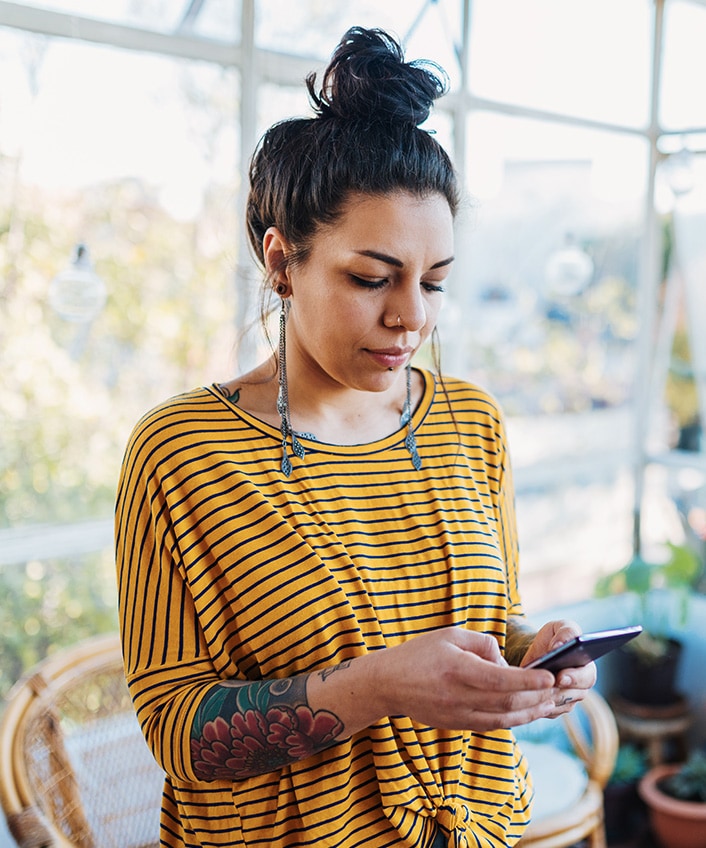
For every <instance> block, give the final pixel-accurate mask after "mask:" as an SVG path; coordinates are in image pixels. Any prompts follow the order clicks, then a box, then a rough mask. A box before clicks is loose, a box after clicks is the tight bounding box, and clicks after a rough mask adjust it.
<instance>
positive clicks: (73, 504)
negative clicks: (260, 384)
mask: <svg viewBox="0 0 706 848" xmlns="http://www.w3.org/2000/svg"><path fill="white" fill-rule="evenodd" d="M0 55H1V56H2V57H3V58H2V70H3V72H2V73H1V74H0V99H1V100H2V103H3V110H2V112H1V113H0V151H2V154H3V159H2V172H0V177H1V178H2V180H3V185H4V186H5V190H4V191H3V192H2V193H1V194H0V220H1V221H2V225H3V236H4V237H3V240H2V242H0V287H1V288H2V292H1V294H2V298H3V308H2V310H1V311H0V337H2V339H3V365H4V371H5V378H4V379H3V381H2V388H1V390H0V427H1V428H2V432H3V440H2V454H1V456H0V535H2V534H5V535H4V536H3V538H4V539H8V538H10V536H8V535H7V534H11V529H12V528H17V527H22V526H23V525H28V526H31V527H33V528H34V530H33V532H32V533H31V534H29V535H28V536H27V538H26V539H25V542H24V543H22V542H21V540H19V539H17V538H16V537H12V538H13V544H12V546H11V547H12V553H11V554H10V551H9V546H8V545H6V544H1V543H0V577H1V576H2V574H3V569H5V570H6V571H7V570H8V569H9V570H12V569H17V568H23V567H25V566H26V563H27V562H29V561H32V560H34V559H35V558H36V557H35V554H34V552H36V551H41V550H46V545H44V544H43V540H45V538H46V540H48V539H52V538H54V536H53V534H54V533H55V532H56V526H57V525H64V524H66V525H67V526H68V525H72V526H73V525H74V523H76V526H75V529H74V533H75V534H76V535H77V537H78V538H80V536H81V534H82V533H83V532H84V531H86V524H85V522H86V521H87V520H88V519H95V520H97V521H99V522H100V521H103V522H106V526H108V525H109V523H110V521H111V516H112V511H113V502H114V493H115V481H116V478H117V473H118V469H119V466H120V461H121V457H122V452H123V450H124V446H125V442H126V439H127V435H128V432H129V431H130V429H131V428H132V426H133V425H134V423H135V421H136V420H137V419H138V418H139V416H140V415H142V413H143V412H145V411H146V410H147V409H148V408H149V407H151V406H152V405H154V404H155V403H157V402H158V401H160V400H162V399H164V398H165V397H167V396H168V395H170V394H175V393H177V392H180V391H183V390H185V389H186V388H190V387H192V386H195V385H198V384H202V383H204V382H211V381H212V380H215V379H221V378H222V377H223V375H230V373H231V369H232V362H231V360H232V352H233V334H234V330H233V327H234V316H235V313H236V306H237V304H236V292H235V283H234V277H235V267H236V264H237V261H238V257H237V244H238V235H237V234H238V232H239V222H238V221H237V220H236V218H237V215H236V212H237V203H236V196H237V191H238V186H239V180H238V176H237V172H236V169H237V153H238V147H237V143H236V139H237V135H236V121H237V110H236V106H235V104H236V100H237V98H236V92H237V75H236V74H235V73H234V72H232V71H225V70H223V69H220V68H218V67H214V66H208V65H203V64H199V63H186V62H176V61H173V60H168V59H164V58H159V57H155V56H148V55H143V54H136V53H131V52H130V53H128V52H121V51H116V50H111V49H109V48H99V47H94V46H87V45H85V44H81V43H79V42H67V41H59V40H56V41H55V40H46V39H41V38H36V37H34V36H30V35H26V34H22V33H19V32H14V31H0ZM79 244H83V245H85V246H86V248H87V249H88V255H89V256H90V258H91V260H92V262H93V266H94V271H95V275H97V278H98V282H96V277H95V276H93V277H91V278H90V279H91V284H90V286H91V288H87V286H88V284H87V283H86V281H85V277H84V278H82V279H83V282H82V283H81V285H82V286H83V288H81V290H80V304H82V305H81V309H80V310H79V312H80V313H81V314H82V315H83V316H84V317H86V318H87V320H85V321H78V320H76V318H77V317H80V315H77V313H76V311H75V306H76V302H77V301H76V297H77V296H78V295H76V289H75V287H74V289H72V290H71V291H72V292H73V294H72V293H71V291H70V292H69V298H68V300H67V298H66V297H64V298H59V299H57V298H56V297H55V296H54V295H55V293H56V291H57V283H56V280H57V277H59V276H60V275H61V274H62V273H63V272H65V271H66V270H67V266H69V263H70V260H71V259H72V257H75V256H76V252H77V245H79ZM69 270H73V271H75V268H73V269H69ZM61 279H62V280H64V281H65V280H66V279H67V278H66V277H62V278H61ZM101 281H102V283H101ZM74 282H75V279H74ZM72 285H73V283H72ZM101 285H102V286H103V287H104V291H105V294H106V298H105V303H104V304H103V305H102V308H100V304H99V308H98V311H97V313H96V314H94V315H91V314H89V313H87V312H86V304H87V303H88V305H89V306H90V303H91V298H92V297H93V294H94V293H95V290H96V289H97V288H98V289H100V287H101ZM72 298H73V299H72ZM67 304H68V308H67ZM72 310H73V311H72ZM45 525H47V526H45ZM98 537H99V538H100V539H104V540H105V542H106V544H107V545H110V534H109V533H106V534H104V535H103V530H101V532H100V533H99V534H98ZM74 548H75V549H76V550H81V542H80V541H79V540H78V539H77V541H76V544H75V545H74ZM66 562H68V560H67V561H66ZM66 562H65V563H64V567H69V566H67V565H66ZM40 564H41V563H40ZM7 573H8V574H9V571H7ZM67 579H68V578H67ZM3 597H4V595H3Z"/></svg>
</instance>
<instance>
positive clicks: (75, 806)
mask: <svg viewBox="0 0 706 848" xmlns="http://www.w3.org/2000/svg"><path fill="white" fill-rule="evenodd" d="M163 781H164V775H163V773H162V771H161V770H160V769H159V767H158V766H157V764H156V763H155V761H154V759H153V758H152V755H151V754H150V752H149V750H148V748H147V745H146V744H145V741H144V739H143V737H142V734H141V732H140V728H139V726H138V724H137V720H136V718H135V715H134V712H133V709H132V703H131V701H130V696H129V694H128V691H127V687H126V685H125V678H124V676H123V666H122V659H121V653H120V645H119V641H118V639H117V637H116V636H114V635H110V636H106V637H99V638H94V639H91V640H89V641H86V642H82V643H80V644H78V645H76V646H75V647H72V648H69V649H66V650H63V651H60V652H58V653H57V654H55V655H54V656H51V657H49V658H47V659H46V660H44V661H43V662H41V663H39V664H38V665H37V666H36V667H35V668H34V669H32V670H31V671H30V672H29V673H28V674H26V675H25V676H24V677H23V678H22V679H21V680H20V681H18V683H17V684H15V686H14V688H13V689H12V691H11V692H10V694H9V696H8V699H7V704H6V707H5V712H4V715H3V720H2V724H1V725H0V803H1V804H2V808H3V811H4V813H5V817H6V819H7V822H8V827H9V829H10V832H11V833H12V835H13V837H14V838H15V840H16V842H17V844H18V845H19V846H20V848H50V846H51V848H54V846H56V847H57V848H147V846H155V845H157V844H158V841H159V808H160V802H161V794H162V785H163Z"/></svg>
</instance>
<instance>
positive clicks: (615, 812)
mask: <svg viewBox="0 0 706 848" xmlns="http://www.w3.org/2000/svg"><path fill="white" fill-rule="evenodd" d="M648 769H649V763H648V760H647V754H646V753H645V751H644V749H643V748H642V747H640V746H639V745H636V744H634V743H632V742H624V743H623V744H622V745H620V747H619V748H618V754H617V756H616V758H615V766H614V768H613V773H612V774H611V776H610V778H609V780H608V783H607V784H606V787H605V789H604V790H603V800H604V803H603V810H604V815H605V828H606V834H607V837H608V843H609V844H615V843H616V842H619V843H621V844H622V843H623V842H625V841H626V840H627V839H628V838H630V837H634V836H635V835H636V834H638V833H640V832H641V831H642V830H643V829H644V827H645V825H646V814H645V806H644V804H643V803H642V801H641V800H640V796H639V795H638V791H637V787H638V784H639V782H640V780H641V779H642V777H643V776H644V775H645V774H646V773H647V770H648Z"/></svg>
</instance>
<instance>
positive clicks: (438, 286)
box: [422, 280, 446, 293]
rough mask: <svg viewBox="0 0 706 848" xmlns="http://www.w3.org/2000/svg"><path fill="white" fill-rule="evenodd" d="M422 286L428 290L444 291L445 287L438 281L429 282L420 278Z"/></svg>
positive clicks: (434, 291)
mask: <svg viewBox="0 0 706 848" xmlns="http://www.w3.org/2000/svg"><path fill="white" fill-rule="evenodd" d="M422 288H423V289H424V291H428V292H433V293H436V292H445V291H446V289H445V288H444V286H442V285H441V284H440V283H429V282H425V281H424V280H422Z"/></svg>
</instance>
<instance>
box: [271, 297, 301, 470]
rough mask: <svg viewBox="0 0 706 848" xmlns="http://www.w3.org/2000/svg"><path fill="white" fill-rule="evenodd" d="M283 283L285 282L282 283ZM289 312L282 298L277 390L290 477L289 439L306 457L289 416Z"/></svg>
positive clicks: (296, 451)
mask: <svg viewBox="0 0 706 848" xmlns="http://www.w3.org/2000/svg"><path fill="white" fill-rule="evenodd" d="M281 285H283V284H281ZM288 312H289V301H288V300H287V299H285V298H282V306H281V308H280V313H279V347H278V360H279V391H278V392H277V412H278V413H279V417H280V420H281V422H282V425H281V430H282V464H281V468H282V473H283V474H284V476H285V477H289V475H290V474H291V473H292V463H291V462H290V459H289V456H288V455H287V439H288V438H289V437H291V439H292V451H293V452H294V454H295V456H298V457H299V459H303V458H304V454H305V450H304V448H303V447H302V444H301V442H300V441H299V439H297V437H296V435H295V433H294V430H292V422H291V420H290V418H289V390H288V386H287V313H288Z"/></svg>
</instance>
